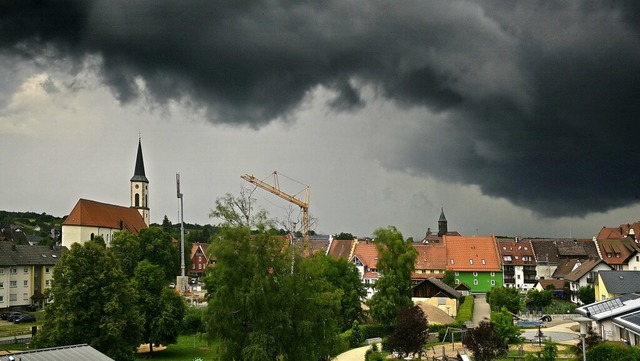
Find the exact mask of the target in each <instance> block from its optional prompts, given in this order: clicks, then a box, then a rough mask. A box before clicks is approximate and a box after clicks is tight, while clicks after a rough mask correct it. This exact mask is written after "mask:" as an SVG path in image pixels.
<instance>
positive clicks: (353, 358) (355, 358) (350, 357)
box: [333, 346, 371, 361]
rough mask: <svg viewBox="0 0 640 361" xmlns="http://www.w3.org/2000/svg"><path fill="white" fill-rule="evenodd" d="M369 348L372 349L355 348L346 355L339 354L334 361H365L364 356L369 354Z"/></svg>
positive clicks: (366, 347)
mask: <svg viewBox="0 0 640 361" xmlns="http://www.w3.org/2000/svg"><path fill="white" fill-rule="evenodd" d="M369 348H371V346H362V347H358V348H354V349H351V350H349V351H347V352H345V353H341V354H339V355H338V356H336V358H334V359H333V360H334V361H364V354H365V353H366V352H367V350H368V349H369Z"/></svg>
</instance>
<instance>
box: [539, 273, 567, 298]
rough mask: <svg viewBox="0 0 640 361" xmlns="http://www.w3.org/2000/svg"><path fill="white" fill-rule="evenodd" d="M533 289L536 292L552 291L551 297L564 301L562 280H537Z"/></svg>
mask: <svg viewBox="0 0 640 361" xmlns="http://www.w3.org/2000/svg"><path fill="white" fill-rule="evenodd" d="M533 289H535V290H538V291H541V292H542V291H545V290H547V289H552V292H553V297H555V298H559V299H564V280H555V279H545V278H542V279H539V280H538V282H536V284H535V286H533Z"/></svg>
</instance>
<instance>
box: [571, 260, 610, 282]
mask: <svg viewBox="0 0 640 361" xmlns="http://www.w3.org/2000/svg"><path fill="white" fill-rule="evenodd" d="M600 264H603V265H604V266H606V267H607V268H608V269H611V266H609V265H608V264H607V263H606V262H605V261H603V260H601V259H588V260H586V261H584V262H582V263H581V264H580V266H578V267H577V268H576V269H574V270H573V271H571V272H570V273H569V274H568V275H566V276H564V279H565V280H567V281H571V282H578V280H580V278H582V277H583V276H584V275H586V274H587V273H589V272H591V271H592V270H593V269H594V268H596V267H597V266H599V265H600Z"/></svg>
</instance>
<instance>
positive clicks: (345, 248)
mask: <svg viewBox="0 0 640 361" xmlns="http://www.w3.org/2000/svg"><path fill="white" fill-rule="evenodd" d="M356 243H358V241H357V240H355V239H334V240H332V241H331V247H330V248H329V255H330V256H331V257H334V258H344V259H347V260H348V259H351V256H352V253H353V251H354V248H355V245H356Z"/></svg>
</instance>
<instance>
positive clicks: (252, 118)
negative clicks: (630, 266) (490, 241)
mask: <svg viewBox="0 0 640 361" xmlns="http://www.w3.org/2000/svg"><path fill="white" fill-rule="evenodd" d="M637 10H638V5H637V3H636V2H633V1H629V2H624V1H623V2H595V1H594V2H589V1H585V2H579V3H576V2H570V3H546V2H533V1H522V2H512V1H505V2H501V1H491V2H485V3H478V2H465V1H449V2H435V3H432V2H421V1H416V2H404V3H401V5H399V4H398V3H392V2H385V1H379V2H378V1H371V2H365V3H355V2H344V1H307V2H300V1H291V2H289V1H280V2H256V1H250V2H242V1H232V2H226V1H220V2H216V1H210V0H206V1H205V0H191V1H168V0H165V1H163V0H155V1H137V2H133V3H132V2H130V1H106V0H103V1H72V0H58V1H52V0H39V1H30V0H25V1H8V2H3V3H2V4H0V14H2V15H0V33H2V34H3V37H2V39H0V49H2V52H3V53H4V54H14V55H12V56H25V54H26V55H28V56H37V55H38V54H41V53H42V52H43V49H50V48H51V47H53V48H54V49H55V50H56V54H58V55H59V56H61V57H67V58H69V59H72V60H75V61H76V62H78V63H80V62H82V61H84V59H85V58H86V57H87V56H89V55H97V56H99V57H100V58H101V61H102V63H101V65H100V69H99V71H100V75H101V77H102V79H103V81H104V82H105V83H106V84H108V85H109V87H110V88H111V89H112V91H113V93H114V95H115V97H116V98H117V99H118V100H120V101H121V102H125V103H126V102H128V101H131V100H134V99H136V98H138V97H140V96H141V95H142V94H143V93H145V92H146V93H147V94H148V95H150V96H151V98H152V99H154V100H155V101H156V102H157V103H159V104H164V103H166V102H168V101H171V100H187V101H189V102H193V103H194V104H195V105H196V106H199V107H202V108H204V109H205V110H206V111H207V114H208V115H209V118H210V119H211V121H213V122H218V123H230V124H239V125H249V126H252V127H260V126H262V125H264V124H266V123H268V122H270V121H273V120H275V119H278V118H286V117H287V116H288V115H290V114H291V112H293V111H295V110H296V109H298V106H299V105H300V104H301V102H302V101H303V99H305V96H306V95H307V94H309V93H310V92H311V91H312V90H313V89H314V88H316V87H318V86H324V87H326V88H329V89H332V90H333V91H335V93H336V97H335V98H334V100H333V101H331V102H329V106H330V107H332V108H333V109H335V110H337V111H344V110H349V111H357V110H358V109H359V108H361V107H362V106H363V104H364V103H363V100H362V98H361V96H360V92H359V89H358V88H357V86H355V85H354V84H364V85H367V86H371V87H373V88H374V89H376V90H377V92H378V94H379V96H382V97H385V98H387V99H390V100H392V101H394V102H395V103H396V104H399V105H401V106H403V107H424V108H426V109H427V110H428V111H429V112H426V113H429V114H434V113H435V114H439V115H441V116H442V118H443V119H445V120H446V122H445V123H444V124H440V123H439V125H434V124H433V122H432V120H431V119H430V118H429V116H427V115H425V117H424V119H423V122H424V127H423V128H422V129H424V131H423V132H420V131H417V132H412V134H411V135H410V136H408V137H407V138H405V139H402V140H401V141H399V140H396V143H394V147H393V148H392V149H389V151H390V154H388V155H386V156H385V158H384V159H385V165H386V166H387V167H389V168H394V169H401V170H404V171H409V172H413V173H416V174H424V175H428V176H431V177H434V178H436V179H439V180H444V181H448V182H455V183H462V184H476V185H478V186H479V187H480V189H481V190H482V191H483V193H485V194H487V195H489V196H493V197H500V198H506V199H508V200H510V201H511V202H513V203H514V204H517V205H520V206H523V207H526V208H529V209H532V210H534V211H535V212H537V213H538V214H540V215H543V216H583V215H586V214H589V213H592V212H599V211H606V210H609V209H613V208H616V207H621V206H625V205H629V204H634V203H637V202H638V200H639V199H638V198H639V196H640V195H639V194H638V191H637V184H639V183H640V173H639V172H638V171H637V170H636V167H634V164H635V162H634V161H635V160H636V159H635V153H636V149H635V142H634V138H635V134H638V131H639V130H640V129H639V128H640V125H639V124H640V123H638V121H637V120H638V115H639V114H640V102H638V101H637V99H636V98H637V96H638V94H640V83H639V82H638V80H637V74H639V73H640V43H639V42H640V34H639V32H640V27H639V26H638V25H639V17H638V11H637ZM140 81H142V82H143V83H144V85H141V82H140ZM389 122H393V119H389ZM391 142H392V143H393V140H391Z"/></svg>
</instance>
